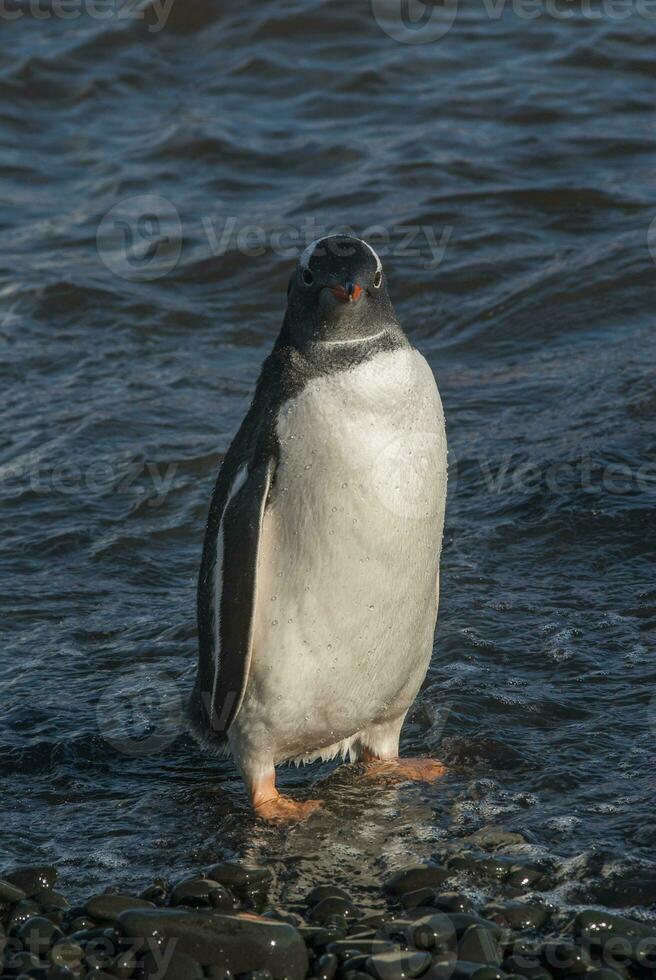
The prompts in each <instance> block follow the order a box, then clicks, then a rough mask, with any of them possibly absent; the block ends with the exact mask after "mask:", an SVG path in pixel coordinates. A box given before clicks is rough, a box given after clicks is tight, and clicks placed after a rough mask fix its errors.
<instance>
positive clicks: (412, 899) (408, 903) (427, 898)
mask: <svg viewBox="0 0 656 980" xmlns="http://www.w3.org/2000/svg"><path fill="white" fill-rule="evenodd" d="M436 895H437V892H436V890H435V889H434V888H417V890H416V891H414V892H404V894H403V895H401V905H402V906H403V908H404V909H416V908H417V906H420V905H428V906H432V904H433V902H432V900H433V899H434V898H435V896H436Z"/></svg>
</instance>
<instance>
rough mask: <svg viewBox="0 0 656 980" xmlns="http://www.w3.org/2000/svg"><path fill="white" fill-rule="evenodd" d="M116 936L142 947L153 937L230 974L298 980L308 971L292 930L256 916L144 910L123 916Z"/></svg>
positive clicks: (303, 950) (301, 946) (300, 942)
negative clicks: (172, 942)
mask: <svg viewBox="0 0 656 980" xmlns="http://www.w3.org/2000/svg"><path fill="white" fill-rule="evenodd" d="M117 930H118V933H119V934H120V935H121V936H123V937H124V938H126V939H132V940H135V941H137V942H139V943H141V944H142V945H143V946H144V948H147V945H148V939H149V937H150V938H153V937H155V938H156V939H157V941H158V942H159V943H160V948H163V947H164V946H165V945H166V944H167V942H168V941H169V940H175V950H176V952H179V953H185V955H187V956H191V957H192V959H194V960H196V961H197V962H199V963H200V964H201V966H210V965H211V964H216V963H221V964H223V965H224V966H225V967H226V968H227V969H228V970H230V971H231V972H232V973H244V972H247V971H249V970H254V969H255V970H258V969H262V968H264V969H268V970H270V971H271V973H272V974H273V976H274V978H275V980H302V978H303V977H305V974H306V972H307V968H308V954H307V950H306V948H305V944H304V942H303V939H302V937H301V935H300V933H299V932H298V930H297V929H295V928H294V927H293V926H290V925H287V924H286V923H284V922H274V921H272V920H271V919H263V918H259V917H255V916H249V917H242V916H236V915H225V914H223V913H219V912H213V911H212V912H210V911H206V910H204V909H199V910H198V911H194V912H187V911H179V910H177V909H156V910H151V909H146V910H144V911H141V910H131V911H128V912H123V914H122V915H120V916H119V919H118V922H117Z"/></svg>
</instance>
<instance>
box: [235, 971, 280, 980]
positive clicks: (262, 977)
mask: <svg viewBox="0 0 656 980" xmlns="http://www.w3.org/2000/svg"><path fill="white" fill-rule="evenodd" d="M237 980H273V976H272V974H271V973H270V971H269V970H251V972H250V973H240V974H239V976H238V977H237Z"/></svg>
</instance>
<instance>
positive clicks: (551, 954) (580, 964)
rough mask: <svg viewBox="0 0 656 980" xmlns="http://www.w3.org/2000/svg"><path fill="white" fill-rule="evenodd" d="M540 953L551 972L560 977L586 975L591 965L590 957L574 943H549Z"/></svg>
mask: <svg viewBox="0 0 656 980" xmlns="http://www.w3.org/2000/svg"><path fill="white" fill-rule="evenodd" d="M540 953H541V957H542V962H543V963H544V965H545V966H546V968H547V969H548V970H549V972H550V973H554V974H556V975H558V976H562V975H564V974H567V976H579V975H580V974H582V973H586V972H587V969H588V966H589V965H590V958H589V956H586V955H585V953H584V952H583V950H581V949H579V948H578V946H575V945H574V944H573V943H563V942H548V943H545V944H544V945H543V946H542V949H541V951H540Z"/></svg>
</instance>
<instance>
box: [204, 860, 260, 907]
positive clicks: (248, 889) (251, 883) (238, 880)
mask: <svg viewBox="0 0 656 980" xmlns="http://www.w3.org/2000/svg"><path fill="white" fill-rule="evenodd" d="M205 878H210V879H211V880H212V881H218V883H219V884H220V885H223V886H224V887H225V888H227V889H228V890H229V891H231V892H232V894H233V895H236V896H237V898H240V899H241V900H242V901H245V902H249V903H251V904H253V905H254V906H256V907H259V906H261V905H262V903H264V902H266V899H267V897H268V895H269V889H270V888H271V882H272V880H273V875H272V873H271V870H270V869H269V868H261V867H258V866H256V865H250V866H249V865H243V864H237V863H236V862H233V861H223V862H222V863H221V864H215V865H213V866H212V867H211V868H210V869H209V870H208V871H207V873H206V874H205Z"/></svg>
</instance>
